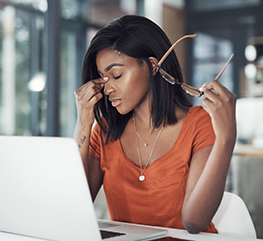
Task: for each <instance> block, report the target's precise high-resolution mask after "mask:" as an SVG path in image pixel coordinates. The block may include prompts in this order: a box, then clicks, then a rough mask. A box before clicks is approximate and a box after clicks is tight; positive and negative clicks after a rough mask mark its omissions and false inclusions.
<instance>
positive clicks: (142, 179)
mask: <svg viewBox="0 0 263 241" xmlns="http://www.w3.org/2000/svg"><path fill="white" fill-rule="evenodd" d="M132 119H133V127H134V131H135V134H136V135H135V137H136V146H137V154H138V159H139V163H140V169H141V175H140V176H139V180H140V181H141V182H142V181H144V180H145V176H144V175H143V173H144V171H145V169H146V167H147V166H148V164H149V162H150V159H151V157H152V154H153V151H154V148H155V145H156V143H157V140H158V139H159V137H160V135H161V133H162V131H163V126H162V128H161V129H160V131H159V133H158V135H157V137H156V139H155V141H154V143H153V147H152V150H151V153H150V155H149V157H148V160H147V162H146V164H145V166H144V168H142V160H141V153H140V147H139V142H138V137H140V135H139V134H138V132H137V130H136V122H135V116H134V114H133V116H132ZM140 139H141V140H143V139H142V138H140ZM143 142H144V141H143ZM144 143H145V144H147V143H146V142H144ZM147 145H148V144H147ZM144 146H145V145H144Z"/></svg>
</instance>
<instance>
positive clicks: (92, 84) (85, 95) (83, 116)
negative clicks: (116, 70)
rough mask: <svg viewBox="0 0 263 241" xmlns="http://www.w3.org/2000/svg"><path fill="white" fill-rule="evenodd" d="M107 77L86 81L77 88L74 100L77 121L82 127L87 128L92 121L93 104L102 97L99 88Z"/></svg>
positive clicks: (100, 88)
mask: <svg viewBox="0 0 263 241" xmlns="http://www.w3.org/2000/svg"><path fill="white" fill-rule="evenodd" d="M108 80H109V77H107V76H105V77H103V78H99V79H95V80H91V81H88V82H87V83H86V84H84V85H82V86H81V87H80V88H79V89H77V90H76V91H75V92H74V94H75V101H76V106H77V115H78V116H77V121H78V124H80V126H82V128H84V127H86V128H89V127H91V126H92V124H93V122H94V106H95V104H96V103H97V102H98V101H99V100H100V99H101V98H102V97H103V94H102V93H101V90H102V89H103V87H104V84H105V83H106V82H107V81H108Z"/></svg>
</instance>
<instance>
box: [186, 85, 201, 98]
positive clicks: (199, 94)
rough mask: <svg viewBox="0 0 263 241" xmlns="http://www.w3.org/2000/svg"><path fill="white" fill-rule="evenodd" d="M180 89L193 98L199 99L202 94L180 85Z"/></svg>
mask: <svg viewBox="0 0 263 241" xmlns="http://www.w3.org/2000/svg"><path fill="white" fill-rule="evenodd" d="M181 87H182V89H183V90H184V91H185V92H186V93H187V94H189V95H192V96H194V97H200V96H201V95H202V94H203V93H202V92H201V91H200V90H198V89H194V88H191V87H190V86H187V85H183V84H181Z"/></svg>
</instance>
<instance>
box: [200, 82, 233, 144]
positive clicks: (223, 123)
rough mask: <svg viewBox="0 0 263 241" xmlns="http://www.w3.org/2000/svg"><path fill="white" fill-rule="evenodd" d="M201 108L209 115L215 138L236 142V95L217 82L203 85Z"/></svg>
mask: <svg viewBox="0 0 263 241" xmlns="http://www.w3.org/2000/svg"><path fill="white" fill-rule="evenodd" d="M200 90H201V91H203V92H204V100H203V103H202V105H203V107H204V109H205V110H206V111H207V112H208V113H209V114H210V116H211V119H212V124H213V128H214V132H215V135H216V138H219V139H220V140H222V141H224V142H225V141H226V142H228V141H234V142H235V140H236V95H235V94H234V93H232V92H230V91H229V90H228V89H227V88H226V87H224V86H223V85H221V84H220V83H219V82H218V80H213V81H212V82H210V83H208V84H204V85H203V86H202V87H201V88H200Z"/></svg>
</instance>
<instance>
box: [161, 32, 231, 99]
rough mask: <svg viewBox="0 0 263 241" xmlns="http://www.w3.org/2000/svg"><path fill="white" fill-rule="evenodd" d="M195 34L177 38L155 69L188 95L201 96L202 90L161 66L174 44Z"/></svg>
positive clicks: (218, 76)
mask: <svg viewBox="0 0 263 241" xmlns="http://www.w3.org/2000/svg"><path fill="white" fill-rule="evenodd" d="M196 36H197V34H191V35H185V36H183V37H181V38H180V39H178V40H177V41H176V42H175V43H174V44H173V45H172V46H171V47H170V48H169V49H168V50H167V52H166V53H165V54H164V55H163V57H162V58H161V60H160V61H159V62H158V63H157V66H156V67H157V70H158V71H159V73H160V74H161V76H162V77H163V79H165V80H166V81H167V82H168V83H170V84H172V85H174V84H179V85H180V86H181V87H182V89H183V90H184V91H185V92H186V93H187V94H189V95H191V96H194V97H197V98H198V97H201V96H202V95H203V94H204V92H203V91H201V90H199V89H197V88H195V87H193V86H191V85H188V84H185V83H183V82H180V81H178V79H175V78H174V77H173V76H171V75H170V74H168V73H167V72H166V71H165V70H163V69H162V68H161V64H162V63H163V62H164V60H165V59H166V58H167V56H168V55H169V54H170V53H171V52H172V50H173V49H174V48H175V46H176V45H177V44H178V43H179V42H180V41H181V40H183V39H185V38H195V37H196ZM233 56H234V54H232V55H231V56H230V57H229V59H228V60H227V62H226V64H225V66H224V67H223V69H222V70H221V71H220V73H219V74H218V75H217V76H216V77H215V79H214V80H218V79H219V78H220V77H221V75H222V74H223V72H224V71H225V69H226V67H227V65H228V64H229V62H230V60H231V59H232V58H233Z"/></svg>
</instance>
